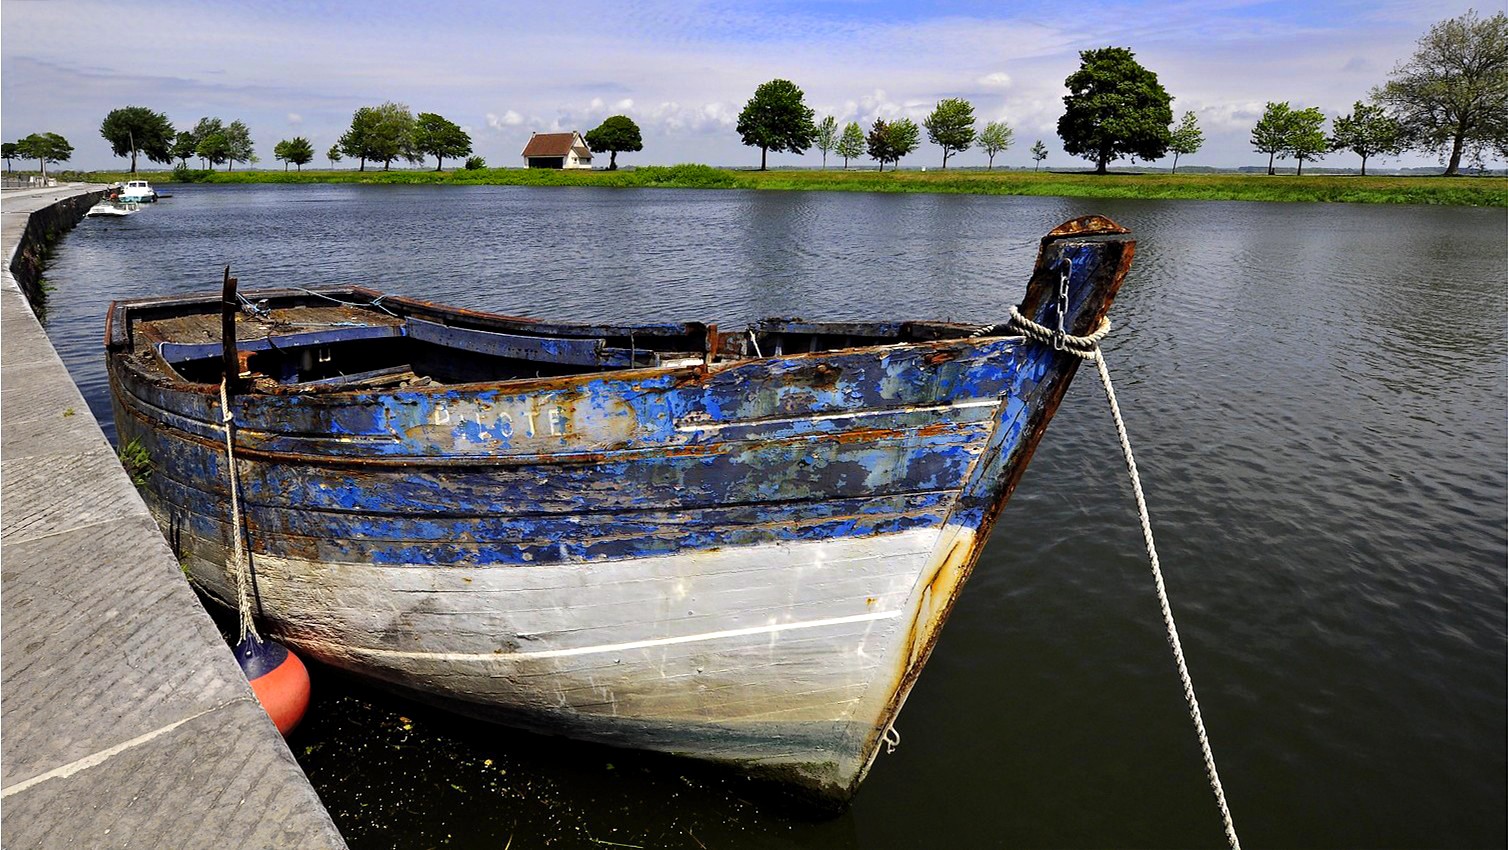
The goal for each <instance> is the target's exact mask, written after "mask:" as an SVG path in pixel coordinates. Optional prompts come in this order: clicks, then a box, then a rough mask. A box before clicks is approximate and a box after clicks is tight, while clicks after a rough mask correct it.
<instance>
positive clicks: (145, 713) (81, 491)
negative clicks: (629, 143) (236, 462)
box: [0, 184, 345, 850]
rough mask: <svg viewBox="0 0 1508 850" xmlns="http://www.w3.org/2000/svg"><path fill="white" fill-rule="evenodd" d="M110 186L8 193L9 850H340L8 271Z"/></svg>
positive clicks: (3, 817) (3, 671)
mask: <svg viewBox="0 0 1508 850" xmlns="http://www.w3.org/2000/svg"><path fill="white" fill-rule="evenodd" d="M103 188H104V187H101V186H85V185H82V184H74V185H71V186H58V187H56V188H50V189H40V190H29V191H6V192H4V194H3V195H0V218H3V227H0V248H3V251H4V256H5V258H6V265H5V268H4V270H3V271H0V846H3V847H5V848H7V850H22V849H23V848H54V847H59V848H61V847H87V848H105V847H141V848H210V847H236V848H263V847H265V848H292V847H300V848H302V847H309V848H343V847H345V843H344V842H343V841H342V840H341V837H340V833H339V832H337V831H336V829H335V825H334V823H333V822H332V821H331V820H330V816H329V813H328V812H326V811H325V808H324V806H323V805H322V804H321V803H320V801H319V798H318V796H316V794H315V793H314V789H313V788H312V787H311V786H310V785H309V781H308V779H307V778H306V777H305V776H304V773H303V771H302V770H301V769H300V768H299V766H298V763H297V762H295V761H294V759H293V754H292V753H291V752H289V750H288V747H287V745H286V744H285V743H284V742H283V739H282V737H281V736H279V735H278V733H277V730H276V728H274V727H273V725H272V721H271V720H270V719H269V718H268V717H267V715H266V713H265V712H263V711H262V709H261V707H260V706H259V705H258V704H257V702H256V698H255V697H254V696H253V695H252V692H251V688H250V686H249V685H248V684H247V682H246V679H245V677H244V676H243V675H242V674H241V671H240V668H239V667H238V666H237V665H236V662H235V659H234V657H233V656H232V654H231V651H230V649H229V648H228V647H227V646H226V645H225V642H224V641H223V640H221V638H220V634H219V632H218V631H217V630H216V629H215V626H214V624H213V623H212V622H211V621H210V618H209V615H208V614H207V613H205V611H204V609H203V608H202V607H201V606H200V604H199V601H198V599H197V598H196V597H195V596H194V593H193V591H192V590H191V589H190V588H189V585H188V583H187V581H186V580H185V579H184V577H183V574H182V573H181V571H180V570H179V568H178V563H177V560H176V559H175V558H174V557H173V554H172V552H171V551H170V550H169V548H168V545H167V542H166V541H165V540H164V539H163V537H162V534H161V532H160V531H159V530H158V528H157V525H156V523H155V522H153V520H152V518H151V516H150V515H149V514H148V512H147V508H146V505H145V504H143V502H142V500H141V498H140V496H139V495H138V494H137V492H136V490H135V488H134V487H133V486H132V485H131V482H130V480H129V479H128V478H127V477H126V474H125V472H124V470H122V468H121V465H120V463H119V461H118V460H117V459H116V456H115V451H114V450H113V449H112V448H111V446H110V444H109V443H108V442H107V441H106V440H105V437H104V434H103V432H102V431H101V430H100V426H99V423H98V422H96V421H95V419H94V417H93V416H92V415H91V413H90V411H89V407H88V406H87V405H86V404H85V403H84V399H83V397H82V395H80V393H79V390H78V388H77V387H76V386H75V385H74V383H73V380H72V379H71V378H70V377H69V375H68V371H67V369H66V368H65V367H64V365H63V362H62V360H61V359H59V357H58V354H57V352H56V351H54V350H53V347H52V344H51V343H50V342H49V341H48V339H47V335H46V333H45V332H44V331H43V330H42V326H41V325H40V324H39V323H38V321H37V318H36V316H35V315H34V313H33V311H32V308H31V305H30V303H29V302H28V301H27V299H26V297H25V296H24V295H23V293H22V289H21V285H20V283H19V282H18V281H17V279H16V277H15V276H13V274H12V270H11V268H12V263H13V262H15V261H16V260H17V258H18V255H19V256H20V257H21V258H22V259H23V260H24V259H25V254H24V252H25V251H34V250H36V246H34V245H29V244H23V243H24V242H27V241H28V240H30V239H32V238H34V237H32V236H31V235H30V234H31V232H33V231H36V230H37V229H38V228H37V227H35V226H34V225H35V222H33V215H34V214H35V215H37V216H41V217H44V218H45V217H48V216H52V217H56V218H58V219H59V220H61V218H64V217H67V218H72V217H74V216H76V215H78V214H81V210H80V206H81V205H82V208H83V209H87V206H88V204H90V203H92V202H93V199H94V197H97V195H95V194H94V193H98V192H99V191H101V190H102V189H103ZM60 210H62V212H60ZM144 214H146V215H150V214H151V211H146V212H145V213H144ZM72 223H73V221H72V220H69V221H67V222H66V224H65V225H64V229H66V226H71V225H72ZM29 224H31V225H33V226H31V227H30V228H29V227H28V225H29ZM50 226H52V225H49V227H50ZM22 265H24V262H23V263H22ZM23 276H24V274H23ZM105 306H106V305H104V304H101V305H100V316H101V317H102V318H101V322H102V323H103V316H104V310H105ZM102 326H103V325H102ZM101 356H103V352H102V353H101Z"/></svg>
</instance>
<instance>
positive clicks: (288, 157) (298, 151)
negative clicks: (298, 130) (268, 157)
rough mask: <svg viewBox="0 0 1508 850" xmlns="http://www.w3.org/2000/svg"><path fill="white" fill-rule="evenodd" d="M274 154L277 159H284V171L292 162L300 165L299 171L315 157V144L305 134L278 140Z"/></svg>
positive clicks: (273, 150)
mask: <svg viewBox="0 0 1508 850" xmlns="http://www.w3.org/2000/svg"><path fill="white" fill-rule="evenodd" d="M279 149H281V152H279ZM272 155H273V156H274V157H276V158H277V159H281V160H283V170H284V171H287V170H288V163H290V162H291V163H293V164H294V165H296V166H298V170H299V171H303V170H304V166H305V165H307V164H308V163H309V161H310V160H312V159H314V145H312V144H310V143H309V140H308V139H306V138H304V137H303V136H294V137H293V138H291V139H285V140H283V141H281V142H278V143H277V146H276V147H274V148H273V149H272Z"/></svg>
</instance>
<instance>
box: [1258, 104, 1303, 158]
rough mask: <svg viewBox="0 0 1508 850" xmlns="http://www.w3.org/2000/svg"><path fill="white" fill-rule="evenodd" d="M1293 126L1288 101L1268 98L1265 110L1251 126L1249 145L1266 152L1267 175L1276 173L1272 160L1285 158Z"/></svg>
mask: <svg viewBox="0 0 1508 850" xmlns="http://www.w3.org/2000/svg"><path fill="white" fill-rule="evenodd" d="M1294 127H1295V122H1294V111H1293V109H1292V107H1290V106H1289V105H1288V101H1286V100H1285V101H1283V102H1282V103H1274V102H1272V101H1270V100H1269V101H1268V102H1267V109H1266V111H1264V112H1263V113H1262V117H1261V118H1260V119H1258V121H1257V125H1256V126H1255V127H1252V128H1251V146H1252V148H1254V149H1255V150H1256V151H1257V152H1258V153H1265V154H1267V173H1268V175H1269V176H1271V175H1273V174H1276V173H1277V170H1276V169H1275V168H1273V161H1274V160H1277V159H1287V157H1288V152H1289V147H1290V141H1291V139H1292V138H1293V132H1294Z"/></svg>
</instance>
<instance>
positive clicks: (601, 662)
mask: <svg viewBox="0 0 1508 850" xmlns="http://www.w3.org/2000/svg"><path fill="white" fill-rule="evenodd" d="M972 537H973V535H972V533H971V532H969V531H968V530H967V529H959V528H952V527H945V528H944V529H941V530H940V529H937V528H931V529H919V530H912V531H906V532H901V533H896V534H886V535H877V536H870V537H862V538H839V539H832V540H824V541H816V542H807V541H800V542H791V543H780V544H764V545H757V546H746V547H730V548H727V549H722V550H716V551H709V552H702V553H697V554H682V555H666V556H660V557H652V558H637V559H626V560H622V561H616V562H607V563H573V564H551V565H538V566H535V565H525V566H502V567H496V568H486V569H465V568H455V569H445V570H437V569H435V568H433V567H431V566H423V567H382V566H372V565H369V564H352V563H346V564H342V563H333V564H332V563H315V562H310V561H303V560H295V559H288V558H279V557H273V556H269V555H261V556H258V557H257V559H256V577H257V585H258V588H259V590H260V592H261V598H262V602H263V605H264V606H265V609H266V613H267V615H268V618H269V620H271V621H272V622H274V623H289V624H297V626H296V628H289V629H287V630H286V631H284V632H283V634H282V637H283V638H284V639H286V640H288V641H289V642H291V643H293V644H294V645H295V646H297V648H299V649H300V650H302V651H304V652H307V653H308V654H309V655H310V656H312V657H314V658H317V659H319V660H321V661H323V662H325V663H328V664H332V665H335V666H338V667H341V668H345V669H348V670H351V671H353V672H356V673H359V674H362V675H365V676H369V677H372V678H375V679H378V680H381V681H384V682H387V683H389V684H391V685H395V686H398V687H400V688H402V689H403V690H406V691H411V692H414V693H419V694H430V695H434V694H440V695H444V696H445V697H447V702H448V703H449V702H451V701H459V702H460V703H463V704H464V705H460V706H458V707H461V708H463V710H466V711H468V712H470V713H473V714H478V715H480V716H484V717H488V718H490V719H494V720H501V721H503V722H507V723H511V724H513V725H519V726H524V727H526V728H534V729H539V730H542V731H549V732H554V733H564V734H569V735H571V736H573V737H579V738H585V739H588V740H596V741H601V742H604V743H610V744H617V745H622V746H632V747H636V748H641V749H651V750H658V751H663V752H669V753H675V754H680V755H690V756H694V757H697V758H702V759H707V760H711V761H717V762H726V763H731V764H736V765H737V766H739V767H740V768H741V769H744V770H747V771H750V772H752V773H755V774H764V775H768V776H771V777H773V778H779V779H782V780H785V781H794V782H795V783H796V784H798V785H803V786H807V787H809V788H812V789H813V790H817V791H818V792H819V793H821V794H823V795H825V796H835V797H843V796H846V795H847V794H848V793H849V792H850V791H851V789H852V788H853V787H854V786H856V785H857V783H858V781H859V780H860V778H861V777H862V774H863V773H864V772H865V771H866V770H867V767H868V763H869V761H870V760H871V758H872V756H873V754H874V752H875V751H876V747H877V744H878V736H879V735H880V734H882V733H883V731H884V728H885V726H884V724H886V723H887V720H886V718H887V716H888V713H889V712H891V709H892V708H893V707H894V708H898V705H894V704H895V703H897V701H898V700H899V699H902V698H903V697H904V694H901V693H899V690H900V689H901V687H902V682H903V680H905V678H906V677H905V674H906V671H907V670H908V669H909V668H910V667H911V666H912V664H913V663H914V662H916V661H918V660H920V659H918V658H916V657H915V656H916V655H917V653H918V652H922V651H924V650H923V649H922V648H923V647H926V646H928V645H930V642H931V640H930V639H931V637H932V633H933V632H934V631H935V630H936V628H937V627H938V626H940V620H941V616H940V615H941V612H942V609H943V608H944V607H945V605H946V602H947V599H948V597H950V596H951V593H952V590H953V589H955V588H953V587H952V586H951V584H950V581H951V580H949V579H947V578H946V577H944V582H943V584H944V586H943V587H939V584H938V573H939V571H940V569H941V568H942V567H943V566H944V565H945V562H947V561H948V560H950V559H949V553H950V552H958V551H967V550H969V549H970V548H971V547H972ZM960 543H962V544H963V545H959V544H960ZM952 560H954V561H957V560H958V558H957V556H956V555H955V556H954V557H953V558H952ZM192 569H193V572H194V575H195V578H196V580H198V581H199V582H200V583H201V584H203V585H204V586H205V587H206V589H208V590H209V591H210V592H211V593H213V594H215V595H217V596H219V597H221V598H222V599H233V598H234V594H233V591H232V590H231V586H230V585H229V584H228V581H227V578H226V576H225V574H224V572H223V568H222V567H220V565H218V564H211V563H210V562H208V561H202V560H195V561H194V562H193V563H192ZM955 572H956V570H955ZM934 609H935V610H934Z"/></svg>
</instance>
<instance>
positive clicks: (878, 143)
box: [864, 118, 890, 171]
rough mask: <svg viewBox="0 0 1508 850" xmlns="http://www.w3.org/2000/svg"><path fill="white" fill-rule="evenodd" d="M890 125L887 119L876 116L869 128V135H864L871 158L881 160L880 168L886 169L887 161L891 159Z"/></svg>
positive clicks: (866, 148)
mask: <svg viewBox="0 0 1508 850" xmlns="http://www.w3.org/2000/svg"><path fill="white" fill-rule="evenodd" d="M889 131H890V125H889V124H886V123H885V119H883V118H876V119H874V124H873V125H871V126H870V128H869V135H867V136H865V137H864V142H865V150H866V151H867V152H868V154H869V158H870V159H872V160H875V161H877V162H879V164H880V170H881V171H884V170H885V163H887V162H889V161H890V132H889Z"/></svg>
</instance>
